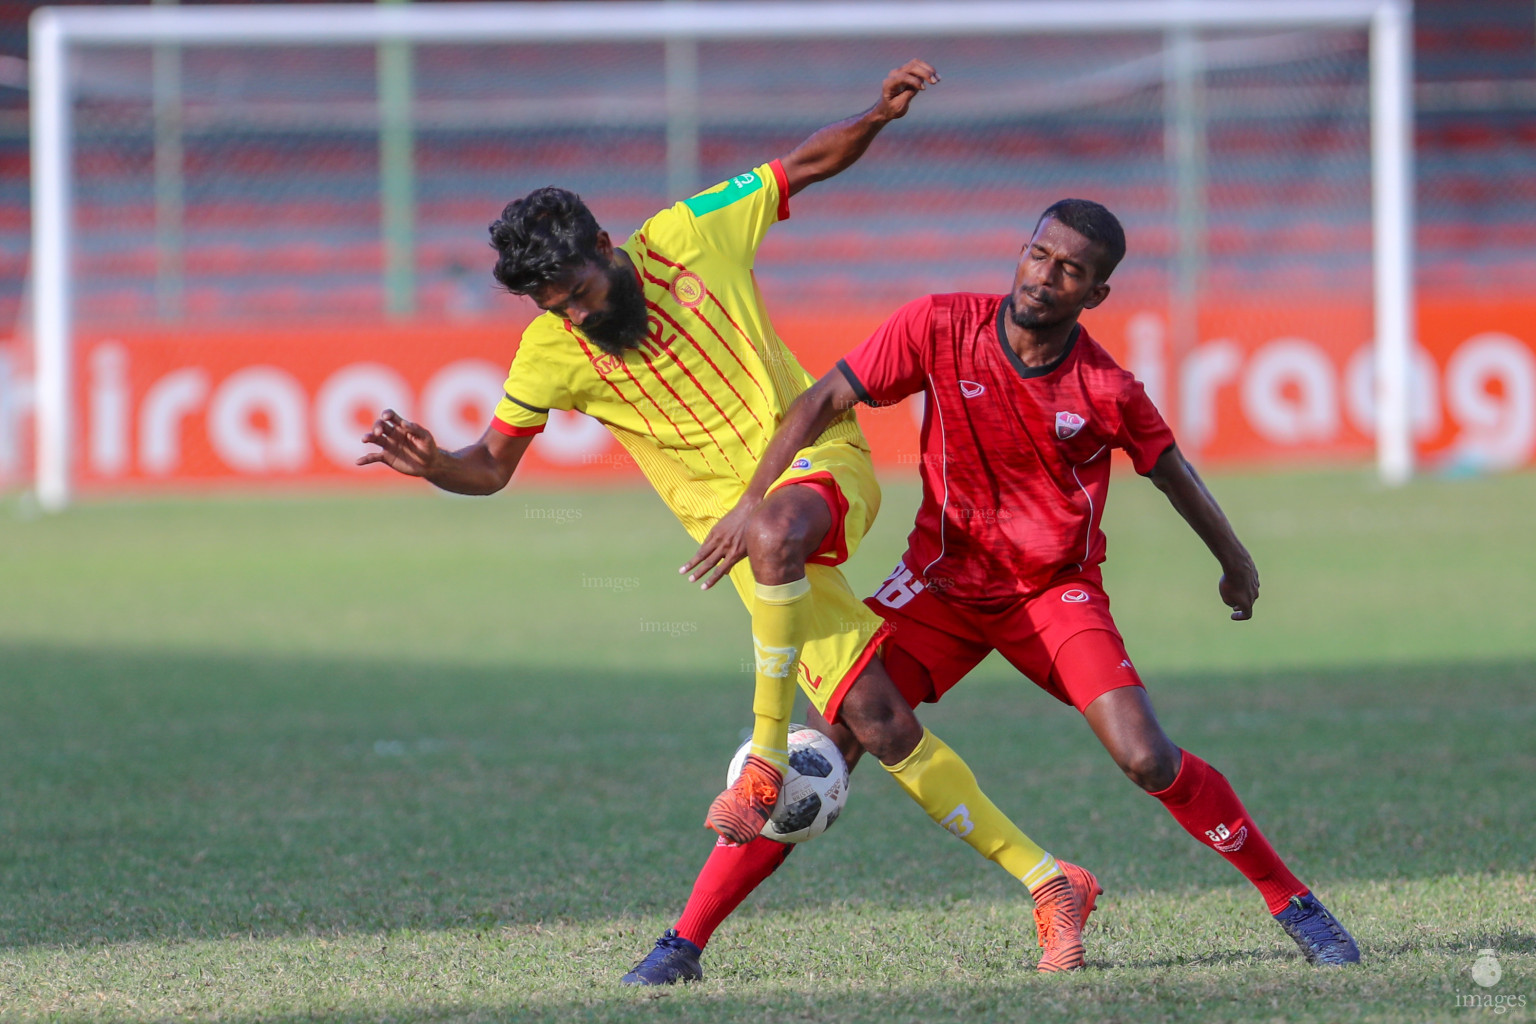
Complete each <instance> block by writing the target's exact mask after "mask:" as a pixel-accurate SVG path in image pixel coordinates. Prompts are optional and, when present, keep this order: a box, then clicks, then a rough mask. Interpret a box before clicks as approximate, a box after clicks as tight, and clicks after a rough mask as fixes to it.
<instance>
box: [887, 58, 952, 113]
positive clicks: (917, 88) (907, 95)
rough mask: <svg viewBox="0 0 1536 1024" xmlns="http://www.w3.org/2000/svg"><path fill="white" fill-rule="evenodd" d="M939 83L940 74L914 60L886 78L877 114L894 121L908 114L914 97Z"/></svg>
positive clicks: (930, 65)
mask: <svg viewBox="0 0 1536 1024" xmlns="http://www.w3.org/2000/svg"><path fill="white" fill-rule="evenodd" d="M938 83H939V73H938V72H937V71H935V70H934V69H933V65H932V64H929V63H928V62H927V61H925V60H918V59H917V58H913V59H912V60H909V61H907V62H906V63H905V64H903V65H902V66H901V67H899V68H897V69H896V70H895V71H892V72H891V73H890V74H888V75H886V76H885V82H884V83H883V84H882V85H881V86H880V102H879V103H876V104H875V112H876V113H877V114H879V115H880V116H881V117H882V118H885V119H886V120H891V121H894V120H895V119H896V118H898V117H903V116H905V115H906V113H907V108H908V107H909V106H911V105H912V97H914V96H916V95H917V94H918V93H920V92H922V91H923V90H924V89H926V88H928V86H930V85H937V84H938Z"/></svg>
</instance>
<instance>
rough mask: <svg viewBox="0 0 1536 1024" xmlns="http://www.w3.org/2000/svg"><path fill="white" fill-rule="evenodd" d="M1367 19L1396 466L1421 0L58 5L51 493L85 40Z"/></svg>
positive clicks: (1382, 419)
mask: <svg viewBox="0 0 1536 1024" xmlns="http://www.w3.org/2000/svg"><path fill="white" fill-rule="evenodd" d="M1305 27H1321V28H1350V27H1355V28H1363V29H1366V30H1367V31H1368V32H1369V34H1370V65H1371V70H1370V118H1371V199H1372V215H1371V220H1372V262H1373V290H1374V296H1373V300H1374V307H1375V326H1376V353H1377V355H1376V365H1377V381H1378V385H1377V396H1378V401H1377V403H1376V409H1377V416H1376V448H1377V466H1378V472H1379V473H1380V475H1381V477H1382V479H1383V480H1384V481H1386V482H1387V483H1391V484H1397V483H1402V482H1404V481H1406V480H1407V479H1408V478H1409V477H1410V476H1411V475H1412V471H1413V450H1412V443H1411V426H1410V405H1409V373H1410V364H1411V359H1410V354H1411V352H1412V349H1413V334H1414V326H1413V279H1412V271H1413V207H1412V192H1413V189H1412V182H1413V153H1412V123H1413V107H1412V104H1413V99H1412V88H1411V87H1412V79H1413V69H1412V0H1024V2H1001V0H986V2H953V3H951V2H914V3H904V4H901V5H899V6H892V5H890V4H881V3H807V2H800V0H794V2H780V3H773V2H748V3H731V4H707V3H696V2H691V0H680V2H670V0H647V2H634V3H631V2H595V3H484V4H481V3H474V4H469V3H445V4H432V5H429V6H426V5H424V6H410V5H393V4H390V5H380V4H355V5H354V4H276V5H262V6H259V7H258V6H251V7H238V6H181V5H157V6H153V7H68V8H52V7H44V8H40V9H38V10H37V11H36V12H34V14H33V16H32V19H31V24H30V31H31V54H32V58H31V63H30V75H31V83H30V84H31V92H32V104H31V119H32V123H31V128H32V133H31V135H32V225H33V235H32V308H33V329H32V333H33V352H34V373H35V384H34V393H35V396H36V398H35V409H36V431H35V435H36V478H37V497H38V501H39V504H40V505H41V506H42V507H43V508H45V509H59V508H62V507H64V506H65V505H67V504H68V503H69V500H70V496H71V490H72V485H71V466H70V463H71V442H72V436H71V435H72V417H71V413H70V404H71V401H70V400H71V395H72V388H73V367H72V324H71V310H70V299H71V287H70V285H71V282H70V276H69V267H70V260H71V245H72V232H71V228H72V225H71V214H70V209H71V207H70V203H71V196H72V180H71V178H72V168H71V145H70V132H71V107H72V98H71V95H70V88H69V81H68V57H69V52H70V47H71V46H75V45H81V44H95V45H110V44H154V43H162V44H176V45H181V46H197V45H235V44H238V45H279V44H285V45H304V44H312V45H335V44H370V43H381V42H386V41H392V40H397V41H406V42H414V43H487V42H552V41H561V40H566V41H569V40H580V41H583V42H598V41H608V42H612V41H629V42H637V41H647V40H653V41H657V42H662V41H665V40H668V39H694V40H706V39H716V40H720V39H762V38H779V39H783V38H859V39H871V38H931V37H935V36H957V35H974V34H977V33H988V34H992V35H998V34H1009V35H1018V36H1025V35H1040V34H1051V33H1054V34H1060V33H1067V32H1097V33H1111V32H1113V33H1125V32H1146V31H1167V30H1171V29H1188V30H1222V29H1229V30H1230V29H1270V28H1305Z"/></svg>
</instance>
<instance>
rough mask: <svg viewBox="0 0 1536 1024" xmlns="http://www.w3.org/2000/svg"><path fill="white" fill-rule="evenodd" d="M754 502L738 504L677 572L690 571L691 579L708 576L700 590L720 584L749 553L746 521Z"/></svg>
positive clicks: (722, 518)
mask: <svg viewBox="0 0 1536 1024" xmlns="http://www.w3.org/2000/svg"><path fill="white" fill-rule="evenodd" d="M753 508H755V505H751V504H747V503H744V502H743V503H739V504H737V505H736V507H735V508H733V509H731V510H730V511H729V512H727V513H726V514H725V515H723V516H721V517H720V520H719V522H717V523H715V525H714V526H713V527H712V528H711V529H710V531H709V534H708V536H706V537H705V538H704V543H702V544H700V545H699V550H698V551H697V552H695V554H694V556H693V557H692V558H690V559H689V560H688V561H686V562H684V563H683V567H682V568H681V569H679V570H677V571H678V572H680V573H682V572H685V573H687V574H688V580H689V582H692V581H694V580H696V579H698V578H699V577H701V576H703V577H705V579H704V582H703V583H701V584H699V589H700V590H708V589H709V588H710V587H712V586H714V585H715V584H716V583H719V582H720V580H721V579H723V578H724V577H725V575H726V574H727V573H729V572H730V571H731V568H732V567H733V566H734V565H735V564H736V563H737V562H739V561H741V560H742V558H743V557H745V556H746V553H747V522H748V521H749V520H750V519H751V518H752V510H753Z"/></svg>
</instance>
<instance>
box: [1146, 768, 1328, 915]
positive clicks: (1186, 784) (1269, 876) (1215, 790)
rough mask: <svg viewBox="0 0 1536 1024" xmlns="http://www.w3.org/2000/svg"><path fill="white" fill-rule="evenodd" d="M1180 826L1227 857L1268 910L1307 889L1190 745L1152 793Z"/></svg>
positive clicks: (1279, 907)
mask: <svg viewBox="0 0 1536 1024" xmlns="http://www.w3.org/2000/svg"><path fill="white" fill-rule="evenodd" d="M1152 795H1153V796H1155V797H1157V798H1158V799H1159V800H1161V801H1162V802H1163V806H1164V807H1166V808H1168V813H1169V814H1171V815H1173V817H1174V820H1176V821H1177V822H1178V823H1179V824H1180V825H1183V826H1184V831H1186V832H1188V833H1189V834H1190V835H1192V836H1194V837H1195V838H1196V839H1198V840H1199V841H1200V842H1202V843H1204V844H1205V845H1207V846H1209V847H1211V848H1212V849H1214V850H1215V851H1216V852H1217V853H1219V854H1221V855H1222V856H1223V857H1225V858H1227V862H1228V863H1229V864H1231V865H1232V866H1233V867H1235V868H1237V870H1239V871H1241V872H1242V873H1243V877H1244V878H1246V879H1248V881H1250V882H1252V883H1253V884H1254V886H1255V887H1256V888H1257V889H1258V890H1259V895H1261V896H1263V897H1264V902H1265V903H1266V904H1268V906H1269V912H1270V913H1271V914H1278V913H1279V912H1280V911H1282V910H1284V909H1285V907H1286V904H1287V902H1288V901H1289V900H1290V898H1291V897H1292V896H1301V895H1304V894H1305V893H1306V892H1307V891H1308V890H1307V887H1306V886H1304V885H1302V884H1301V881H1300V880H1299V879H1298V878H1297V877H1296V876H1295V875H1293V874H1291V872H1290V869H1289V868H1287V867H1286V866H1285V862H1284V861H1282V860H1281V859H1280V855H1279V854H1277V853H1276V852H1275V848H1274V847H1273V846H1270V845H1269V840H1268V839H1265V838H1264V834H1263V833H1262V832H1260V831H1259V826H1257V825H1255V824H1254V822H1253V819H1252V818H1251V817H1249V816H1248V809H1247V808H1246V807H1244V806H1243V802H1242V801H1241V800H1239V799H1238V798H1237V794H1236V793H1234V792H1233V791H1232V784H1231V783H1229V782H1228V781H1227V777H1226V776H1225V775H1223V774H1221V772H1219V771H1217V770H1216V769H1215V768H1212V767H1211V766H1210V765H1208V764H1206V763H1205V762H1204V761H1202V760H1200V759H1199V758H1198V757H1196V756H1195V755H1194V754H1191V753H1190V752H1189V751H1187V750H1186V751H1184V762H1183V764H1181V765H1179V774H1178V776H1177V777H1176V778H1175V779H1174V780H1173V785H1171V786H1169V787H1168V788H1167V789H1165V790H1162V791H1160V792H1157V793H1153V794H1152Z"/></svg>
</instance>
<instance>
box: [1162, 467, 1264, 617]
mask: <svg viewBox="0 0 1536 1024" xmlns="http://www.w3.org/2000/svg"><path fill="white" fill-rule="evenodd" d="M1147 479H1149V480H1151V481H1152V483H1153V484H1155V485H1156V486H1157V489H1158V490H1160V491H1162V492H1163V493H1164V494H1165V495H1167V496H1168V501H1169V503H1171V504H1172V505H1173V507H1174V508H1175V509H1177V510H1178V513H1179V515H1181V516H1183V517H1184V521H1185V522H1187V523H1189V525H1190V527H1192V528H1193V529H1194V531H1195V533H1196V534H1197V535H1198V536H1199V538H1200V539H1201V540H1203V541H1205V546H1206V547H1208V548H1210V549H1211V554H1213V555H1215V556H1216V561H1217V562H1219V563H1220V564H1221V582H1220V583H1219V584H1218V589H1219V591H1220V593H1221V600H1222V603H1224V604H1225V605H1226V606H1227V607H1228V608H1231V609H1232V618H1234V619H1237V620H1243V619H1251V618H1253V603H1254V602H1255V601H1257V600H1258V599H1259V571H1258V569H1257V568H1255V566H1254V564H1253V556H1252V555H1250V554H1248V549H1247V548H1245V547H1243V544H1242V541H1240V540H1238V539H1237V534H1236V533H1235V532H1234V531H1233V529H1232V524H1231V523H1229V522H1228V521H1227V517H1226V515H1225V513H1223V512H1222V511H1221V506H1220V505H1218V504H1216V499H1215V498H1213V497H1212V496H1211V492H1210V491H1209V490H1207V489H1206V486H1205V481H1203V480H1201V479H1200V475H1199V474H1198V473H1196V472H1195V467H1193V466H1191V465H1190V464H1189V462H1188V461H1187V460H1186V459H1185V458H1184V455H1183V454H1182V453H1181V452H1180V451H1179V449H1178V446H1177V445H1170V446H1169V448H1168V450H1167V451H1165V452H1163V454H1162V455H1161V456H1159V457H1158V460H1157V463H1156V464H1155V465H1154V466H1153V467H1152V471H1151V472H1150V473H1148V474H1147Z"/></svg>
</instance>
